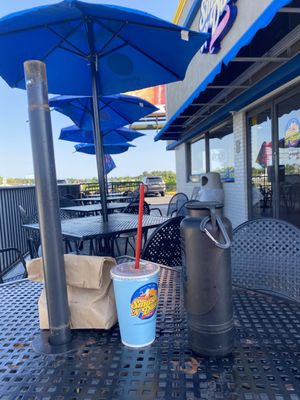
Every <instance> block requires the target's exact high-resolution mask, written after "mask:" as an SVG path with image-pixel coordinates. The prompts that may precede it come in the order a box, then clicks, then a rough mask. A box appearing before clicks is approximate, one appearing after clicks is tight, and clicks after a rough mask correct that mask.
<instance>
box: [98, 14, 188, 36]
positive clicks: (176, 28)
mask: <svg viewBox="0 0 300 400" xmlns="http://www.w3.org/2000/svg"><path fill="white" fill-rule="evenodd" d="M93 18H94V19H95V20H96V21H97V22H99V20H98V18H99V19H100V18H101V17H97V16H93ZM105 20H106V21H112V22H124V19H119V18H108V17H105ZM158 20H159V21H160V22H161V21H162V22H166V21H164V20H160V19H159V18H158ZM127 22H128V23H129V24H130V25H136V26H142V27H143V28H151V29H157V30H162V31H166V30H168V31H170V32H178V33H179V31H189V30H188V29H186V28H182V27H180V26H179V25H176V26H175V27H173V26H172V25H174V24H171V26H168V27H165V26H157V25H153V24H148V23H147V24H145V23H139V22H131V21H130V20H127Z"/></svg>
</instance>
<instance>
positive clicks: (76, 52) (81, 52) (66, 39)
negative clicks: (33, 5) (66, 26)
mask: <svg viewBox="0 0 300 400" xmlns="http://www.w3.org/2000/svg"><path fill="white" fill-rule="evenodd" d="M80 25H81V23H80V24H78V25H77V26H76V27H75V28H74V29H72V31H71V32H70V33H69V34H68V36H67V37H64V36H62V35H61V34H60V33H58V32H56V31H55V30H54V29H52V28H51V27H50V26H47V29H48V30H49V31H50V32H51V33H53V34H54V35H56V36H57V37H59V38H60V39H62V42H65V43H67V44H68V45H70V46H71V47H73V49H74V50H75V51H74V50H73V51H72V50H70V49H67V48H65V47H62V46H58V47H61V48H63V49H64V50H66V51H70V52H71V53H75V54H76V55H78V56H81V57H83V58H85V57H87V54H85V53H84V52H83V51H81V50H80V48H79V47H77V46H75V45H74V44H73V43H72V42H70V41H69V40H68V37H69V36H70V35H72V33H73V32H75V31H76V30H77V29H78V28H79V26H80Z"/></svg>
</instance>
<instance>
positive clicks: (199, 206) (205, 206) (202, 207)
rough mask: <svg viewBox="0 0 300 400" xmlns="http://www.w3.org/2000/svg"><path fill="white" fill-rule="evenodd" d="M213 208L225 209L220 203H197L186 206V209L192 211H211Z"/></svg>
mask: <svg viewBox="0 0 300 400" xmlns="http://www.w3.org/2000/svg"><path fill="white" fill-rule="evenodd" d="M212 207H214V208H223V207H224V204H223V203H220V202H219V201H195V202H194V203H189V204H186V208H187V209H190V210H207V209H208V210H209V209H210V208H212Z"/></svg>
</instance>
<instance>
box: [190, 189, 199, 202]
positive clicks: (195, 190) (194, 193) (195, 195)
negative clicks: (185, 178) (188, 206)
mask: <svg viewBox="0 0 300 400" xmlns="http://www.w3.org/2000/svg"><path fill="white" fill-rule="evenodd" d="M199 190H200V186H195V187H194V189H193V192H192V195H191V200H197V196H198V193H199Z"/></svg>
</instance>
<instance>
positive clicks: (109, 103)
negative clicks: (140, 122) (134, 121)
mask: <svg viewBox="0 0 300 400" xmlns="http://www.w3.org/2000/svg"><path fill="white" fill-rule="evenodd" d="M102 102H103V103H104V104H105V106H104V107H103V108H105V107H108V108H110V109H112V110H113V112H115V113H117V114H119V115H120V117H122V118H123V119H125V121H127V122H128V123H129V124H130V123H131V120H130V119H128V117H126V115H123V114H122V113H121V112H120V111H119V110H116V109H115V108H114V107H113V103H114V102H113V100H111V101H108V102H107V103H105V101H103V99H102ZM103 108H102V109H103Z"/></svg>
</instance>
